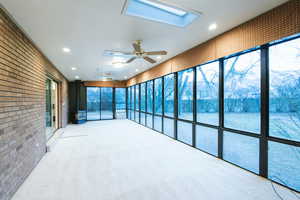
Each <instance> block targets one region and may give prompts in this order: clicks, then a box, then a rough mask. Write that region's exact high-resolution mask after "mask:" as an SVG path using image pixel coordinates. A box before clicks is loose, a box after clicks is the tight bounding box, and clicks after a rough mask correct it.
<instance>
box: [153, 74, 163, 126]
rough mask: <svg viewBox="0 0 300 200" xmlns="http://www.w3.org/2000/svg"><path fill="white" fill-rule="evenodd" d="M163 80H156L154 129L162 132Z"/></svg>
mask: <svg viewBox="0 0 300 200" xmlns="http://www.w3.org/2000/svg"><path fill="white" fill-rule="evenodd" d="M162 96H163V94H162V78H158V79H155V80H154V114H155V115H156V116H154V129H155V130H157V131H159V132H161V131H162V107H163V105H162V104H163V102H162Z"/></svg>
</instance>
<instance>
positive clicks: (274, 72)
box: [269, 38, 300, 141]
mask: <svg viewBox="0 0 300 200" xmlns="http://www.w3.org/2000/svg"><path fill="white" fill-rule="evenodd" d="M269 57H270V72H269V73H270V103H269V105H270V135H271V136H274V137H279V138H285V139H288V140H296V141H300V38H299V39H296V40H292V41H289V42H285V43H281V44H279V45H275V46H272V47H270V56H269Z"/></svg>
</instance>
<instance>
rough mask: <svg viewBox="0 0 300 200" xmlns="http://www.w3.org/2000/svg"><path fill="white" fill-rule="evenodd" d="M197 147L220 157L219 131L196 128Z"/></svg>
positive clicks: (201, 127)
mask: <svg viewBox="0 0 300 200" xmlns="http://www.w3.org/2000/svg"><path fill="white" fill-rule="evenodd" d="M196 147H197V148H198V149H201V150H203V151H205V152H207V153H210V154H212V155H215V156H217V155H218V129H213V128H207V127H203V126H198V125H197V126H196Z"/></svg>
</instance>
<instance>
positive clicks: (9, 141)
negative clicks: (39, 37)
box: [0, 9, 68, 200]
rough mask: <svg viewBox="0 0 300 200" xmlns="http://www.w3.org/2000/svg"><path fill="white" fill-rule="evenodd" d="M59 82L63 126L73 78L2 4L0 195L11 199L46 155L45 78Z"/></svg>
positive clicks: (0, 37) (0, 46) (0, 23)
mask: <svg viewBox="0 0 300 200" xmlns="http://www.w3.org/2000/svg"><path fill="white" fill-rule="evenodd" d="M47 74H50V75H51V77H53V78H54V79H55V80H56V81H58V82H59V85H60V93H61V94H62V95H61V98H60V106H59V107H60V116H59V118H60V123H59V124H60V126H61V127H62V126H65V125H66V124H67V122H68V115H67V111H68V96H67V94H68V82H67V80H66V79H65V78H64V76H63V75H62V74H61V73H60V72H59V71H58V70H57V69H56V68H55V67H54V66H53V65H52V64H51V62H49V60H47V58H46V57H45V56H44V55H43V54H42V53H41V52H40V51H39V50H38V49H37V48H36V46H35V45H34V44H33V43H32V42H31V41H30V39H28V38H27V37H26V35H25V34H24V33H23V32H22V31H21V30H20V29H19V28H18V26H17V25H16V24H15V23H14V22H13V21H12V20H11V19H10V17H9V16H8V15H7V14H6V13H5V11H4V10H2V9H0V200H8V199H10V198H11V196H12V195H13V194H14V192H15V191H16V190H17V188H18V187H19V185H20V184H21V183H22V182H23V181H24V179H25V177H27V175H28V174H29V173H30V172H31V170H32V169H33V168H34V167H35V166H36V164H37V163H38V162H39V160H40V159H41V158H42V156H43V155H44V154H45V147H46V139H45V111H46V110H45V90H46V88H45V81H46V77H47Z"/></svg>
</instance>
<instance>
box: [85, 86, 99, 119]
mask: <svg viewBox="0 0 300 200" xmlns="http://www.w3.org/2000/svg"><path fill="white" fill-rule="evenodd" d="M87 120H100V88H97V87H87Z"/></svg>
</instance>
